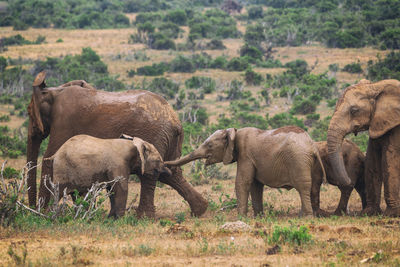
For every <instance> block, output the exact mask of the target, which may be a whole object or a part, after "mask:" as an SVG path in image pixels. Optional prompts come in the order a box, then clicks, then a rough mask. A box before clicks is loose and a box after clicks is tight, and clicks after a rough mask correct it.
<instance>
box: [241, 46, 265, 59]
mask: <svg viewBox="0 0 400 267" xmlns="http://www.w3.org/2000/svg"><path fill="white" fill-rule="evenodd" d="M240 56H241V57H244V56H247V57H248V58H249V59H250V61H251V63H255V62H256V61H257V60H260V61H261V60H262V58H263V53H262V52H261V51H260V49H258V48H257V47H255V46H251V45H249V44H245V45H244V46H242V47H241V48H240Z"/></svg>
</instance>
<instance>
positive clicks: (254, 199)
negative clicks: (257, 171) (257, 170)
mask: <svg viewBox="0 0 400 267" xmlns="http://www.w3.org/2000/svg"><path fill="white" fill-rule="evenodd" d="M263 192H264V185H263V184H262V183H260V182H259V181H258V180H257V179H254V181H253V183H252V184H251V188H250V195H251V203H252V205H253V211H254V217H256V216H258V215H263V214H264V211H263Z"/></svg>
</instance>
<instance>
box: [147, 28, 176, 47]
mask: <svg viewBox="0 0 400 267" xmlns="http://www.w3.org/2000/svg"><path fill="white" fill-rule="evenodd" d="M149 39H150V41H149V46H150V48H151V49H157V50H168V49H172V50H175V49H176V46H175V42H174V41H173V40H171V39H170V38H168V37H167V36H165V35H164V34H162V33H160V32H158V33H155V34H152V35H151V36H150V37H149Z"/></svg>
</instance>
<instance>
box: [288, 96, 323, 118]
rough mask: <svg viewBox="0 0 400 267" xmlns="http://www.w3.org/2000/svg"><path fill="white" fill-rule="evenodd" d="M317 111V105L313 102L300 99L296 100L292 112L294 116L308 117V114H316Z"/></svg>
mask: <svg viewBox="0 0 400 267" xmlns="http://www.w3.org/2000/svg"><path fill="white" fill-rule="evenodd" d="M316 109H317V105H316V104H315V103H314V102H313V101H311V100H310V99H302V98H301V97H300V98H299V99H295V101H294V102H293V106H292V108H291V110H290V112H291V113H292V114H303V115H306V114H310V113H314V112H315V110H316Z"/></svg>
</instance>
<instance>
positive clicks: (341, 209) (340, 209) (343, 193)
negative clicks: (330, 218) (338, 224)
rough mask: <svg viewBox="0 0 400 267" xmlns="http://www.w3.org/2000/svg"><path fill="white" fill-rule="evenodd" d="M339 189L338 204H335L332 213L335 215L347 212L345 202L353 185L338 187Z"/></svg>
mask: <svg viewBox="0 0 400 267" xmlns="http://www.w3.org/2000/svg"><path fill="white" fill-rule="evenodd" d="M339 189H340V200H339V205H338V206H337V208H336V210H335V212H334V214H335V215H337V216H341V215H343V214H346V213H347V204H348V203H349V198H350V195H351V192H352V191H353V187H339Z"/></svg>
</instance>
